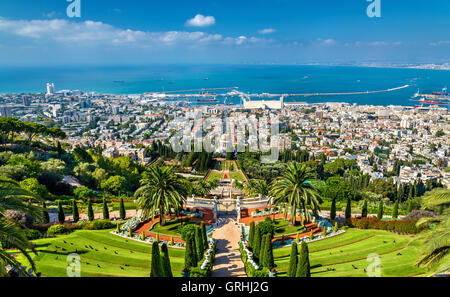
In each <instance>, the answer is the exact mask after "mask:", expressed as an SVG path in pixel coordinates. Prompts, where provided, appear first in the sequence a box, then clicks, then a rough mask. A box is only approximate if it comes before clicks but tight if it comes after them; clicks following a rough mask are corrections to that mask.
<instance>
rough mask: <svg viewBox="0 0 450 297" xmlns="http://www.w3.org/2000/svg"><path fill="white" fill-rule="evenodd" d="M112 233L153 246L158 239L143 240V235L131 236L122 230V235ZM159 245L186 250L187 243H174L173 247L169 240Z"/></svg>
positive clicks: (114, 232) (114, 233)
mask: <svg viewBox="0 0 450 297" xmlns="http://www.w3.org/2000/svg"><path fill="white" fill-rule="evenodd" d="M110 233H111V234H113V235H117V236H120V237H123V238H127V239H132V240H135V241H139V242H142V243H146V244H153V243H154V242H155V241H156V238H153V237H145V239H142V234H141V235H138V234H134V233H132V234H131V236H130V234H129V232H126V233H124V232H123V231H122V230H121V231H120V233H117V232H116V231H111V232H110ZM158 243H159V245H160V246H161V245H162V244H163V243H165V244H167V246H170V247H173V248H184V247H185V243H182V242H174V243H173V245H172V243H171V242H170V241H168V240H159V241H158Z"/></svg>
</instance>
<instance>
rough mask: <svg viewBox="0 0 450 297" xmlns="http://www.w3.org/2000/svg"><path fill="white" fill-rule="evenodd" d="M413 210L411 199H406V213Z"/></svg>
mask: <svg viewBox="0 0 450 297" xmlns="http://www.w3.org/2000/svg"><path fill="white" fill-rule="evenodd" d="M412 210H413V205H412V199H409V200H408V213H410V212H411V211H412Z"/></svg>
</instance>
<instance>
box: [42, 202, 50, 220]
mask: <svg viewBox="0 0 450 297" xmlns="http://www.w3.org/2000/svg"><path fill="white" fill-rule="evenodd" d="M42 208H43V210H44V221H43V222H44V224H48V223H50V216H49V214H48V209H47V204H46V203H45V201H44V202H42Z"/></svg>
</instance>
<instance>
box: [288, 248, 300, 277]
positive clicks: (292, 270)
mask: <svg viewBox="0 0 450 297" xmlns="http://www.w3.org/2000/svg"><path fill="white" fill-rule="evenodd" d="M297 262H298V250H297V243H296V242H293V243H292V245H291V255H290V258H289V268H288V272H287V276H288V277H295V275H296V273H297Z"/></svg>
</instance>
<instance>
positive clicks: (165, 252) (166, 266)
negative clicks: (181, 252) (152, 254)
mask: <svg viewBox="0 0 450 297" xmlns="http://www.w3.org/2000/svg"><path fill="white" fill-rule="evenodd" d="M161 252H162V267H163V273H164V277H173V275H172V267H171V265H170V257H169V249H168V248H167V244H165V243H163V245H162V246H161Z"/></svg>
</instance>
